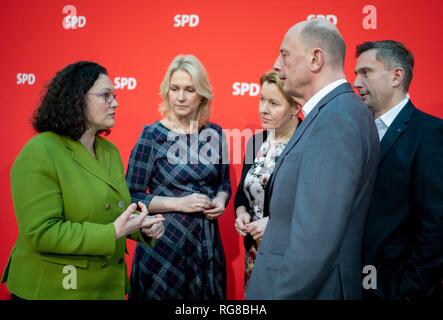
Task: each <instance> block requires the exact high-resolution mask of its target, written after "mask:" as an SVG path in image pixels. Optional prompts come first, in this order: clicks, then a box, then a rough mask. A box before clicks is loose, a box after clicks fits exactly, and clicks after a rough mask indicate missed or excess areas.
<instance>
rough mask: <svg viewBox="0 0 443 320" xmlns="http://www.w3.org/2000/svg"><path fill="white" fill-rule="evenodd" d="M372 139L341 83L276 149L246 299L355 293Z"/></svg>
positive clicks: (370, 125)
mask: <svg viewBox="0 0 443 320" xmlns="http://www.w3.org/2000/svg"><path fill="white" fill-rule="evenodd" d="M378 155H379V139H378V133H377V129H376V127H375V124H374V118H373V116H372V114H371V113H370V112H369V110H368V108H367V107H366V105H365V104H364V103H363V102H362V101H361V100H360V98H359V97H357V96H356V95H355V93H354V92H353V90H352V88H351V86H350V85H349V84H348V83H345V84H342V85H339V86H338V87H337V88H336V89H334V90H333V91H331V92H330V93H329V94H327V95H326V96H325V97H324V98H323V99H322V100H321V101H320V102H319V103H318V104H317V105H316V106H315V107H314V109H313V110H312V111H311V112H310V113H309V115H308V116H307V117H306V119H305V121H303V122H302V124H301V125H300V127H299V128H298V129H297V130H296V132H295V134H294V136H293V137H292V138H291V140H290V141H289V143H288V145H287V146H286V148H285V150H283V152H282V154H281V156H280V159H279V161H278V162H277V164H276V167H275V170H274V173H273V176H272V179H271V181H270V182H269V187H270V188H272V189H271V199H270V220H269V222H268V225H267V227H266V231H265V233H264V237H263V241H262V243H261V246H260V248H259V251H258V255H257V259H256V262H255V266H254V270H253V272H252V276H251V280H250V283H249V286H248V289H247V292H246V299H360V298H361V294H362V283H361V275H362V266H361V260H360V253H361V242H362V236H363V227H364V222H365V217H366V213H367V211H368V206H369V201H370V197H371V194H372V189H373V185H374V179H375V174H376V170H377V161H378Z"/></svg>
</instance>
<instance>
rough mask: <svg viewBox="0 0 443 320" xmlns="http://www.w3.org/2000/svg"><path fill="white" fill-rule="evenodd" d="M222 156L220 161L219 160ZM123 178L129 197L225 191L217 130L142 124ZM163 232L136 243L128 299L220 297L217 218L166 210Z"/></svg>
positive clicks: (222, 276)
mask: <svg viewBox="0 0 443 320" xmlns="http://www.w3.org/2000/svg"><path fill="white" fill-rule="evenodd" d="M222 160H223V161H222ZM126 179H127V182H128V186H129V191H130V193H131V197H132V201H133V202H136V201H142V202H144V203H145V204H146V205H147V206H149V203H150V201H151V200H152V198H153V197H154V196H165V197H182V196H187V195H190V194H192V193H202V194H206V195H208V196H209V198H213V197H215V196H216V195H217V193H218V192H221V191H224V192H227V193H228V194H229V195H230V193H231V185H230V179H229V165H228V161H227V147H226V141H225V138H224V136H223V135H222V129H221V128H220V127H219V126H218V125H215V124H212V123H208V124H206V125H205V126H204V127H203V128H201V129H200V130H199V133H198V134H197V133H195V134H187V135H185V134H178V133H176V132H174V131H172V130H170V129H168V128H167V127H165V126H164V125H163V124H161V123H160V122H155V123H154V124H152V125H149V126H145V127H144V129H143V132H142V134H141V136H140V138H139V139H138V142H137V144H136V145H135V147H134V149H133V150H132V153H131V157H130V160H129V164H128V170H127V175H126ZM163 216H164V217H165V222H164V225H165V233H164V235H163V236H162V237H161V238H160V239H158V240H157V241H156V242H155V245H154V247H149V246H147V245H145V244H142V243H137V246H136V251H135V254H134V259H133V264H132V272H131V291H130V294H129V299H131V300H146V299H147V300H160V299H161V300H165V299H166V300H205V299H225V294H226V267H225V257H224V252H223V247H222V243H221V239H220V233H219V228H218V222H217V220H208V219H206V218H205V217H204V215H203V214H202V213H199V212H195V213H181V212H166V213H163Z"/></svg>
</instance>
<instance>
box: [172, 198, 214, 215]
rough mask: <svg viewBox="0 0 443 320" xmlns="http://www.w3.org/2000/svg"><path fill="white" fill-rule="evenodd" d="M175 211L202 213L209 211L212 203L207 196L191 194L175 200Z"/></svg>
mask: <svg viewBox="0 0 443 320" xmlns="http://www.w3.org/2000/svg"><path fill="white" fill-rule="evenodd" d="M176 201H177V205H176V207H177V208H176V209H177V211H180V212H187V213H189V212H202V211H204V210H207V209H210V208H211V206H212V202H211V200H210V199H209V197H208V196H207V195H204V194H201V193H193V194H190V195H189V196H185V197H180V198H176Z"/></svg>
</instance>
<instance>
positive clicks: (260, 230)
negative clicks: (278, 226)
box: [246, 217, 269, 241]
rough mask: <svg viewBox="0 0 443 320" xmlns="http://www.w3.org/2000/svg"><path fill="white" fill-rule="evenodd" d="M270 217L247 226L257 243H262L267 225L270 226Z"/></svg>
mask: <svg viewBox="0 0 443 320" xmlns="http://www.w3.org/2000/svg"><path fill="white" fill-rule="evenodd" d="M268 221H269V217H265V218H261V219H258V220H256V221H254V222H251V223H249V224H247V225H246V230H247V232H248V233H249V234H250V235H251V236H252V237H253V238H254V240H256V241H261V240H262V239H263V234H264V233H265V229H266V225H267V224H268Z"/></svg>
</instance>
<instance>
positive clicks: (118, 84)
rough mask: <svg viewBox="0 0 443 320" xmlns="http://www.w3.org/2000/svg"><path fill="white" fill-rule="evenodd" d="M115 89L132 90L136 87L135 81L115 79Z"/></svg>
mask: <svg viewBox="0 0 443 320" xmlns="http://www.w3.org/2000/svg"><path fill="white" fill-rule="evenodd" d="M114 86H115V89H125V88H126V89H128V90H134V89H135V88H136V87H137V79H135V78H132V77H115V78H114Z"/></svg>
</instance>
